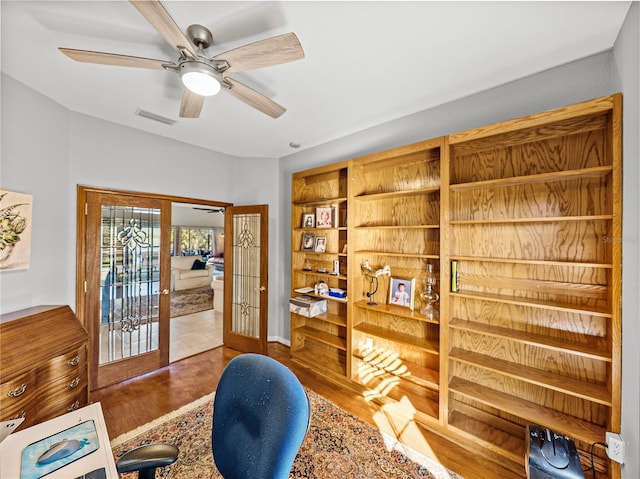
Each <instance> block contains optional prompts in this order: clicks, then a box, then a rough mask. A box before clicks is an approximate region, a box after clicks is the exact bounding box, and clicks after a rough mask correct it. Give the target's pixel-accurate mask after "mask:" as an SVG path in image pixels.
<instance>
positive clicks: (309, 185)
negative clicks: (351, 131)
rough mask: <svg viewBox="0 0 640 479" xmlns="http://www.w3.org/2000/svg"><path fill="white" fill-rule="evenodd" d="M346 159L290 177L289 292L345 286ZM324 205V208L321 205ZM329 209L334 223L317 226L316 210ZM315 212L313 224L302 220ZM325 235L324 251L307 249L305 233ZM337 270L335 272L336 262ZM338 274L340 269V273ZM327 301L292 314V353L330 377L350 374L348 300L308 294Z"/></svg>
mask: <svg viewBox="0 0 640 479" xmlns="http://www.w3.org/2000/svg"><path fill="white" fill-rule="evenodd" d="M347 199H348V162H343V163H339V164H334V165H330V166H328V167H321V168H316V169H313V170H308V171H304V172H299V173H295V174H294V175H293V179H292V208H291V218H292V221H294V222H295V224H294V225H293V228H292V234H291V249H292V253H291V296H292V297H295V296H300V295H302V294H303V293H300V292H298V291H296V290H300V289H301V288H311V289H314V287H315V285H316V284H318V283H320V282H324V283H325V284H326V285H327V286H328V287H330V288H338V289H342V290H344V291H347V272H348V264H347V252H346V251H347V250H346V249H345V247H346V245H347V225H346V219H347ZM318 208H320V210H318ZM325 209H330V210H331V212H332V214H331V226H330V227H316V224H317V220H318V218H316V212H318V211H323V210H325ZM305 215H313V223H312V225H313V226H310V225H309V224H308V223H306V222H305V221H304V219H305V217H306V216H305ZM308 236H312V237H314V238H324V239H325V243H324V251H322V252H316V250H315V246H314V248H312V249H311V250H305V248H304V244H303V238H305V237H308ZM336 261H337V262H338V270H337V271H335V262H336ZM336 273H337V274H336ZM304 294H306V295H309V296H316V297H320V298H322V299H325V300H326V301H327V312H326V313H323V314H320V315H318V316H314V317H312V318H308V317H305V316H302V315H299V314H295V313H291V355H292V358H293V359H294V360H295V361H297V362H300V363H303V364H305V365H307V366H310V367H313V368H314V369H318V370H320V371H322V372H323V373H324V374H326V375H328V376H332V377H337V378H341V379H345V378H346V377H348V371H347V368H348V362H347V357H348V356H349V342H348V339H347V336H348V328H347V299H346V298H345V299H343V298H337V297H331V296H326V295H323V296H320V295H318V294H316V293H315V292H313V291H312V292H308V293H304Z"/></svg>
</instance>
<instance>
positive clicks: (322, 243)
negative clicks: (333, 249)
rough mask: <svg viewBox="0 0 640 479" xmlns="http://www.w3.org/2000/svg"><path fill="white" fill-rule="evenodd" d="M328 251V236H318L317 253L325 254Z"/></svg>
mask: <svg viewBox="0 0 640 479" xmlns="http://www.w3.org/2000/svg"><path fill="white" fill-rule="evenodd" d="M325 251H327V237H326V236H316V248H315V252H316V253H324V252H325Z"/></svg>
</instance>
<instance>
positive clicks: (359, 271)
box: [349, 139, 444, 423]
mask: <svg viewBox="0 0 640 479" xmlns="http://www.w3.org/2000/svg"><path fill="white" fill-rule="evenodd" d="M443 146H444V141H443V139H436V140H430V141H425V142H420V143H417V144H413V145H408V146H403V147H400V148H395V149H392V150H388V151H385V152H381V153H376V154H373V155H368V156H365V157H361V158H356V159H353V160H352V166H351V182H350V185H351V186H350V193H351V195H350V202H349V251H350V253H349V264H350V281H349V296H350V300H351V302H352V304H353V311H352V334H351V346H352V351H353V354H352V357H351V361H352V366H351V371H352V374H351V379H352V380H353V381H355V382H357V383H358V384H360V385H362V386H363V387H365V388H367V389H368V390H369V391H370V392H371V394H379V395H385V396H388V397H389V398H392V399H397V400H400V399H401V398H403V400H404V401H405V402H406V401H410V402H411V403H412V404H413V405H414V407H415V408H416V409H417V410H420V411H422V412H425V413H426V416H427V417H428V418H429V420H432V421H434V422H436V423H437V422H439V421H440V416H441V414H440V399H439V389H440V361H441V356H440V321H439V318H434V317H427V316H425V315H423V314H421V312H420V311H421V309H422V307H423V306H424V300H423V298H422V297H421V293H423V292H424V289H425V279H426V274H427V267H428V265H432V268H433V270H434V272H435V274H436V275H437V272H438V270H439V259H440V164H441V162H440V159H441V151H442V148H443ZM366 265H368V266H369V267H370V268H371V271H369V270H368V269H367V268H366ZM385 266H388V267H389V270H390V276H388V275H386V274H384V275H379V276H377V277H375V275H376V272H377V271H380V270H382V269H383V268H384V267H385ZM398 278H399V280H401V281H403V282H404V283H406V285H410V284H413V289H412V290H411V291H410V294H411V295H412V296H413V308H411V307H407V306H399V305H396V304H393V301H391V300H390V298H391V296H392V295H393V293H394V292H393V291H392V286H393V281H392V279H398ZM376 285H377V291H376V292H375V294H374V295H372V296H367V293H369V294H371V293H372V291H373V290H375V288H376ZM372 288H373V289H372ZM436 292H437V290H436ZM374 303H375V304H374ZM389 385H393V387H389Z"/></svg>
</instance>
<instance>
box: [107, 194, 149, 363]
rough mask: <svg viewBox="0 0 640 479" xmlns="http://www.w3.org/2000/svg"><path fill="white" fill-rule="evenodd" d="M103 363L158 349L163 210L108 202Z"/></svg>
mask: <svg viewBox="0 0 640 479" xmlns="http://www.w3.org/2000/svg"><path fill="white" fill-rule="evenodd" d="M101 222H102V245H101V248H100V258H101V275H100V276H101V278H100V305H101V321H100V364H105V363H110V362H113V361H117V360H121V359H125V358H130V357H132V356H137V355H140V354H144V353H148V352H150V351H153V350H156V349H158V344H159V343H158V333H159V328H158V320H159V318H158V292H159V285H160V210H159V209H157V208H137V207H131V206H115V205H103V206H102V218H101Z"/></svg>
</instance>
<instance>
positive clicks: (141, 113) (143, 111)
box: [136, 108, 176, 126]
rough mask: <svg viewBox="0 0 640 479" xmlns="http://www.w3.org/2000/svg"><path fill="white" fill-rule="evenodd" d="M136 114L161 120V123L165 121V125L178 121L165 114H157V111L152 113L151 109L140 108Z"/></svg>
mask: <svg viewBox="0 0 640 479" xmlns="http://www.w3.org/2000/svg"><path fill="white" fill-rule="evenodd" d="M136 115H138V116H141V117H142V118H148V119H149V120H154V121H159V122H160V123H164V124H165V125H169V126H171V125H173V124H174V123H175V122H176V121H175V120H172V119H171V118H167V117H164V116H160V115H156V114H155V113H151V112H150V111H146V110H141V109H140V108H138V109H137V110H136Z"/></svg>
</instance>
